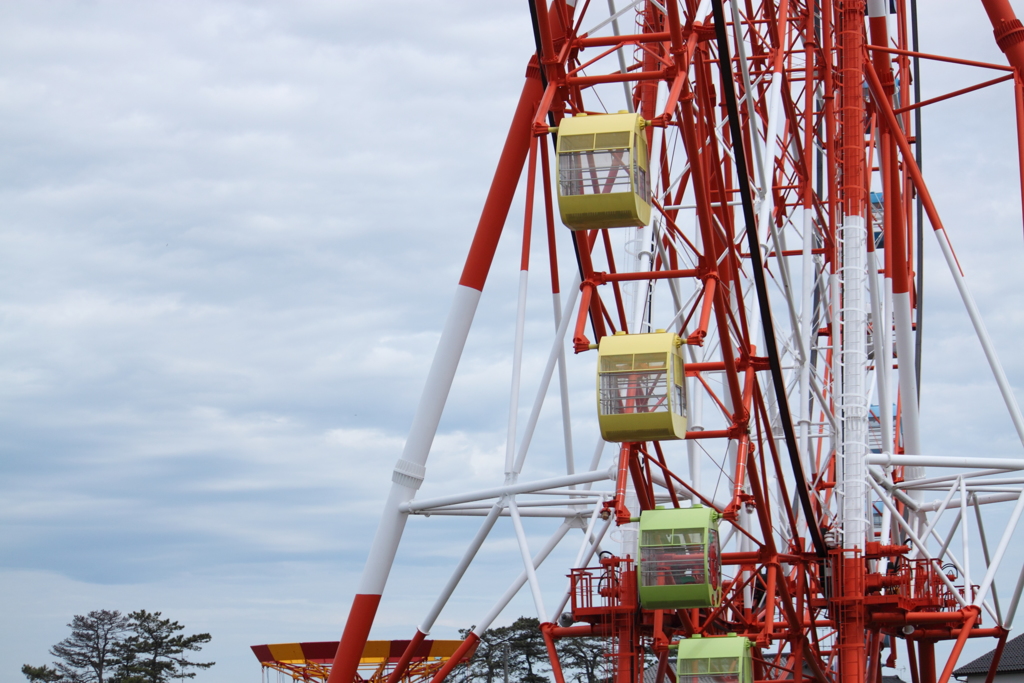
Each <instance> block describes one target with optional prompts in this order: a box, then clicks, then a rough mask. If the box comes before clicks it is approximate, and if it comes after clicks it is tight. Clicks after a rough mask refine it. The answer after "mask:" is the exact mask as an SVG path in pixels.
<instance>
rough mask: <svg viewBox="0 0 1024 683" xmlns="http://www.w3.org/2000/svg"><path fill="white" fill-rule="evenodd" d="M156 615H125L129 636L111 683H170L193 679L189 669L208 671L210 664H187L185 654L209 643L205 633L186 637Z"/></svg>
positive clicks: (142, 612) (174, 624)
mask: <svg viewBox="0 0 1024 683" xmlns="http://www.w3.org/2000/svg"><path fill="white" fill-rule="evenodd" d="M160 616H161V613H160V612H147V611H146V610H139V611H138V612H132V613H131V614H129V615H128V619H129V623H128V630H129V632H130V633H131V635H130V636H128V637H127V638H126V639H125V641H124V645H123V646H122V649H121V661H120V664H119V667H118V675H117V679H116V681H115V683H168V681H171V680H172V679H178V678H195V675H196V672H195V671H189V669H209V668H210V667H211V666H213V665H214V662H191V661H189V660H188V659H187V658H186V653H187V652H198V651H199V650H201V649H202V646H203V645H204V644H206V643H208V642H210V634H209V633H197V634H195V635H191V636H186V635H183V634H182V633H180V632H181V631H184V630H185V627H184V626H182V625H181V624H179V623H178V622H176V621H171V620H170V619H161V618H160Z"/></svg>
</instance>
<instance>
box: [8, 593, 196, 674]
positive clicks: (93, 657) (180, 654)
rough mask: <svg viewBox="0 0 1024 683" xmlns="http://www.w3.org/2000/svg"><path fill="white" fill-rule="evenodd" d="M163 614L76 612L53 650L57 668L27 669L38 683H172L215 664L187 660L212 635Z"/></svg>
mask: <svg viewBox="0 0 1024 683" xmlns="http://www.w3.org/2000/svg"><path fill="white" fill-rule="evenodd" d="M160 617H161V614H160V612H147V611H146V610H140V611H138V612H132V613H131V614H129V615H127V616H125V615H122V614H121V613H120V612H118V611H116V610H115V611H110V610H97V611H94V612H89V614H87V615H86V616H84V617H83V616H80V615H75V617H74V618H73V619H72V620H71V623H70V624H68V626H69V627H70V628H71V635H70V636H68V637H67V638H65V639H64V640H62V641H60V642H59V643H57V644H56V645H54V646H53V647H52V648H50V654H52V655H53V656H54V657H56V658H57V660H56V661H55V662H54V666H55V667H56V668H50V667H48V666H45V665H44V666H32V665H31V664H25V665H24V666H22V667H21V672H22V673H23V674H25V677H26V678H27V679H28V680H29V681H31V682H32V683H169V682H170V681H171V680H174V679H184V678H194V677H195V675H196V673H195V671H192V669H208V668H210V667H211V666H213V664H214V663H213V662H192V661H189V660H188V659H187V656H188V653H189V652H197V651H199V650H201V649H202V646H203V645H205V644H206V643H208V642H210V634H209V633H198V634H196V635H191V636H187V635H184V634H183V633H182V631H184V630H185V627H184V626H182V625H181V624H179V623H178V622H176V621H171V620H170V619H161V618H160Z"/></svg>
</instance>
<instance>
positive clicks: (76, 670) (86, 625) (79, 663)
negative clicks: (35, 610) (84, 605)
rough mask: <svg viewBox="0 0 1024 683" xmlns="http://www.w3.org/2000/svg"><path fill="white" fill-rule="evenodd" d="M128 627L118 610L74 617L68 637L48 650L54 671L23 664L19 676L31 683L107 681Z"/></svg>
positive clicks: (89, 682) (95, 682)
mask: <svg viewBox="0 0 1024 683" xmlns="http://www.w3.org/2000/svg"><path fill="white" fill-rule="evenodd" d="M127 625H128V619H127V618H126V617H124V616H122V615H121V613H120V612H118V611H117V610H113V611H110V610H105V609H101V610H96V611H93V612H89V614H87V615H85V616H84V617H83V616H81V615H80V614H76V615H75V616H74V617H73V618H72V619H71V623H70V624H68V626H69V627H70V628H71V635H70V636H68V637H67V638H65V639H64V640H62V641H60V642H59V643H57V644H56V645H54V646H53V647H52V648H50V654H51V655H53V656H54V657H56V658H57V661H56V662H54V664H55V665H56V669H51V668H49V667H47V666H45V665H44V666H31V665H29V664H26V665H25V666H23V667H21V672H22V673H23V674H25V676H26V678H28V679H29V680H30V681H44V682H53V681H65V682H66V683H105V682H106V681H110V680H111V673H112V669H113V668H114V666H115V664H116V658H117V651H118V646H119V643H120V642H121V641H122V640H123V638H124V634H125V628H126V627H127Z"/></svg>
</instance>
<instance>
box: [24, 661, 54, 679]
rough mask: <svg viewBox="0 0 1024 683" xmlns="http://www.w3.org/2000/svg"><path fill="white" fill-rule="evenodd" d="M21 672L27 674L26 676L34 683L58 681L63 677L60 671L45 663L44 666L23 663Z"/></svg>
mask: <svg viewBox="0 0 1024 683" xmlns="http://www.w3.org/2000/svg"><path fill="white" fill-rule="evenodd" d="M21 673H23V674H25V678H27V679H28V680H29V681H31V682H32V683H56V682H57V681H59V680H60V679H61V675H60V672H59V671H57V670H56V669H51V668H50V667H48V666H46V665H45V664H44V665H43V666H32V665H31V664H23V665H22V667H21Z"/></svg>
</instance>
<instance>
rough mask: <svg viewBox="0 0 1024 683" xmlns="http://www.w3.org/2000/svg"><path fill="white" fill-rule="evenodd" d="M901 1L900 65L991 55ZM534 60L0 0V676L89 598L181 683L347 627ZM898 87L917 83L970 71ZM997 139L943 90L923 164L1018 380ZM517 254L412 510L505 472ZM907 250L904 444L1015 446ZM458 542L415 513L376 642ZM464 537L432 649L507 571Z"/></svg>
mask: <svg viewBox="0 0 1024 683" xmlns="http://www.w3.org/2000/svg"><path fill="white" fill-rule="evenodd" d="M922 4H923V5H924V6H926V9H927V12H928V13H927V15H926V16H924V17H923V22H922V48H923V49H924V50H926V51H931V52H941V53H950V52H952V51H953V50H955V54H957V55H959V56H965V57H970V58H975V59H984V60H989V61H995V62H1000V63H1001V62H1002V56H1001V55H1000V53H999V52H998V50H997V49H996V48H995V45H994V42H993V41H992V39H991V29H990V27H989V26H988V24H987V22H986V19H985V16H984V13H983V11H982V9H981V5H980V3H974V2H952V1H947V2H928V3H922ZM531 48H532V34H531V29H530V23H529V12H528V10H527V5H526V3H525V2H519V1H517V2H494V3H480V2H466V1H463V0H451V1H449V2H445V3H429V4H428V3H424V2H415V1H409V0H399V1H397V2H391V3H387V4H386V5H380V4H375V3H367V2H362V3H356V2H349V1H346V0H338V1H335V2H326V1H324V2H289V3H283V2H281V3H261V2H244V3H242V2H226V1H221V0H206V1H204V2H188V1H186V2H176V3H143V2H117V1H99V0H97V1H91V2H60V1H56V0H55V1H53V2H46V3H38V2H28V1H24V2H19V1H14V0H11V1H8V2H4V3H3V4H2V5H0V139H2V140H0V145H2V146H0V149H2V150H3V153H2V154H0V174H2V176H0V177H2V183H0V434H2V438H0V449H2V456H0V457H2V460H0V468H2V470H0V472H2V478H0V679H2V680H5V681H6V680H11V681H14V680H18V679H19V678H20V674H19V673H18V669H19V668H20V666H21V665H22V664H23V663H25V662H31V663H36V664H40V663H44V662H47V661H49V659H50V658H49V657H48V655H47V652H46V650H47V648H48V647H49V646H50V645H51V644H53V643H54V642H56V641H57V640H59V639H60V638H62V637H64V635H66V628H65V626H64V625H65V624H66V623H67V622H68V621H69V620H70V618H71V616H72V615H73V614H82V613H85V612H87V611H89V610H93V609H101V608H107V609H120V610H124V611H130V610H133V609H140V608H145V609H149V610H159V611H162V612H164V614H165V616H168V617H171V618H173V619H176V620H179V621H181V622H183V623H184V624H186V625H187V626H188V628H189V630H190V631H209V632H210V633H212V634H213V642H212V643H211V644H210V645H209V646H208V647H207V648H206V650H205V651H204V653H203V657H206V658H208V659H212V660H216V661H217V662H218V665H217V666H216V667H215V668H214V669H213V670H211V671H210V672H202V673H200V674H199V676H198V677H197V679H196V680H197V681H213V680H219V681H227V682H229V683H235V682H238V683H241V682H242V681H254V680H256V679H257V677H258V676H259V666H258V664H257V662H256V660H255V658H254V657H252V655H251V653H250V652H249V650H248V646H249V645H252V644H257V643H267V642H294V641H301V640H328V639H332V638H337V637H338V636H339V635H340V632H341V628H342V625H343V623H344V619H345V616H346V613H347V609H348V603H349V601H350V600H351V597H352V594H353V592H354V582H355V581H356V579H357V577H358V574H359V572H360V570H361V567H362V561H363V558H364V557H365V553H366V550H367V548H368V545H369V541H370V538H371V535H372V531H373V528H374V527H375V524H376V519H377V511H378V509H379V507H380V505H381V502H382V500H383V496H384V495H385V494H386V492H387V489H388V487H389V485H390V470H391V468H392V467H393V465H394V461H395V459H396V457H397V455H398V453H399V452H400V449H401V446H402V443H403V441H404V437H405V432H406V430H407V428H408V425H409V422H410V419H411V416H412V411H413V409H414V407H415V403H416V400H417V397H418V394H419V391H420V389H421V387H422V384H423V380H424V378H425V376H426V371H427V368H428V364H429V361H430V358H431V356H432V354H433V351H434V346H435V345H436V342H437V339H438V334H439V331H440V327H441V324H442V322H443V319H444V315H445V314H446V311H447V309H448V305H449V302H450V300H451V296H452V293H453V291H454V286H455V282H456V280H457V277H458V272H459V271H460V269H461V265H462V259H463V258H464V255H465V253H466V250H467V248H468V243H469V238H470V236H471V234H472V230H473V228H474V226H475V224H476V219H477V216H478V212H479V209H480V206H481V205H482V202H483V197H484V195H485V194H486V190H487V186H488V182H489V178H490V174H491V173H492V171H493V168H494V164H495V162H496V160H497V156H498V153H499V151H500V147H501V143H502V141H503V139H504V135H505V130H506V126H507V124H508V121H509V119H510V116H511V112H512V109H513V107H514V105H515V102H516V99H517V97H518V93H519V89H520V87H521V84H522V77H523V72H524V65H525V63H526V59H527V57H528V56H529V53H530V51H531ZM925 77H926V78H925V79H923V83H924V90H925V96H926V97H928V96H930V95H935V94H939V93H941V92H944V91H946V90H949V89H952V88H955V87H961V86H963V85H967V84H969V83H972V82H976V81H980V80H985V79H987V78H990V77H991V76H989V75H987V74H979V73H976V72H972V71H971V70H969V69H964V68H949V67H942V68H937V67H936V68H929V69H928V70H927V71H926V72H925ZM1013 125H1014V124H1013V109H1012V90H1011V88H1009V87H1008V86H1007V85H1002V86H998V87H996V88H992V89H990V90H989V91H985V92H983V93H976V94H972V95H969V96H967V97H966V98H963V101H962V102H960V101H957V102H952V103H945V104H941V105H936V106H935V107H933V108H932V110H930V111H929V112H928V114H927V116H926V131H927V132H926V135H928V137H929V142H928V143H927V144H928V146H927V147H926V152H925V154H926V167H927V168H928V169H930V176H929V177H930V182H931V185H932V189H933V194H935V196H936V197H937V199H938V201H939V206H940V210H941V211H942V212H943V216H944V218H945V220H946V222H947V226H948V228H949V231H950V234H951V237H952V239H953V242H954V245H955V246H956V247H957V249H958V254H959V256H960V259H961V262H962V263H963V265H964V269H965V271H966V272H967V274H968V276H969V278H970V281H971V282H972V286H973V288H974V291H975V295H976V297H977V299H978V300H979V303H980V305H981V307H982V310H983V311H984V313H985V315H986V319H987V321H988V323H989V325H990V328H991V330H992V333H993V336H994V338H995V339H996V343H997V346H998V347H999V348H1000V350H1001V351H1002V352H1003V359H1004V362H1005V363H1006V366H1007V371H1008V374H1009V376H1010V379H1011V382H1012V383H1013V384H1014V386H1015V387H1016V388H1017V390H1018V394H1020V395H1024V360H1022V358H1021V356H1020V355H1019V354H1016V353H1015V351H1016V350H1017V349H1018V348H1019V347H1020V339H1021V338H1022V337H1024V314H1022V313H1021V312H1020V311H1021V310H1024V309H1022V307H1021V306H1020V303H1021V301H1022V297H1024V295H1022V294H1021V292H1022V291H1024V276H1022V275H1021V272H1020V270H1021V269H1020V268H1019V267H1018V265H1017V264H1019V263H1021V262H1022V260H1024V241H1022V238H1021V220H1020V201H1019V189H1018V188H1019V185H1018V177H1017V170H1016V165H1015V164H1016V162H1015V148H1014V144H1015V137H1014V129H1013ZM512 215H513V216H518V215H519V213H518V212H517V211H516V210H515V209H513V213H512ZM517 220H518V219H513V220H510V227H509V232H510V234H511V235H516V234H517V231H518V229H519V226H518V224H517V223H516V221H517ZM514 242H515V240H514V239H511V240H506V242H505V243H504V244H503V246H502V248H501V250H500V252H499V256H498V264H499V265H498V266H496V267H495V269H494V271H493V272H492V277H491V280H490V281H489V284H488V288H487V290H486V292H485V296H484V299H483V302H482V305H481V312H480V314H479V315H478V323H479V324H478V326H477V328H475V329H474V332H473V334H472V335H471V337H470V340H469V344H468V346H467V351H466V356H465V358H464V361H463V364H462V366H461V368H460V371H459V375H458V377H457V379H456V385H455V389H454V391H453V395H452V400H451V401H450V404H449V410H448V411H447V413H446V416H445V418H444V420H443V422H442V427H441V434H440V436H439V438H438V441H437V443H436V445H435V449H434V452H433V455H432V456H431V472H430V477H431V478H435V479H434V481H433V482H428V483H427V485H425V487H424V494H425V495H426V494H428V493H429V492H430V491H435V492H436V491H442V490H450V489H451V488H453V487H454V488H467V487H471V486H472V487H475V486H478V485H481V484H482V483H492V482H494V481H495V475H496V474H497V473H498V472H500V470H501V459H502V453H503V439H504V436H503V429H504V423H505V419H506V414H505V411H506V410H507V378H508V376H509V372H510V359H509V358H510V354H509V350H510V347H511V339H512V336H511V330H512V322H513V314H514V308H515V282H516V276H517V273H516V270H517V266H518V258H517V255H516V247H515V244H514ZM933 247H934V244H932V243H929V244H928V245H927V247H926V254H927V255H928V265H927V267H926V272H927V285H926V286H927V290H926V307H927V310H926V326H927V328H928V335H929V339H928V342H927V344H926V349H925V357H924V367H925V389H924V394H923V398H922V408H923V411H924V425H925V446H926V451H927V452H934V453H943V454H952V453H957V452H970V453H989V454H993V455H1017V454H1019V453H1020V451H1021V447H1020V444H1019V443H1017V442H1016V437H1015V435H1014V433H1013V431H1012V428H1011V425H1010V423H1009V420H1008V419H1007V418H1006V416H1005V413H1004V412H1002V411H1001V405H1000V402H999V397H998V395H997V394H996V393H995V391H994V384H993V382H992V381H991V380H990V378H989V375H988V374H987V372H986V366H985V364H984V359H983V357H982V356H981V354H980V351H979V349H978V345H977V343H976V341H975V340H974V339H973V336H972V335H971V332H970V329H969V327H968V321H967V317H966V315H965V314H964V313H963V311H962V308H961V307H960V305H959V300H958V298H957V297H956V291H955V289H954V287H953V285H952V281H951V280H950V278H949V277H948V276H947V275H946V274H945V271H944V268H945V266H944V264H943V262H942V261H941V258H940V257H939V256H938V253H937V250H936V249H934V248H933ZM928 250H930V251H928ZM538 253H539V252H538ZM563 256H565V263H564V264H563V265H564V266H565V268H563V275H564V274H566V273H568V272H569V270H568V266H569V265H570V263H571V257H570V256H569V255H565V254H563ZM546 277H547V274H546V272H545V271H544V270H543V269H540V270H538V272H537V274H536V275H535V278H536V279H535V281H536V282H538V283H542V282H543V280H544V279H545V278H546ZM545 301H546V300H542V301H541V303H538V304H537V305H536V306H535V307H534V308H532V309H531V311H530V321H531V322H530V327H529V328H528V337H529V336H530V335H531V334H533V335H534V338H535V339H537V340H539V339H541V337H542V335H541V333H540V330H542V329H543V330H545V331H547V330H549V329H550V325H551V317H550V316H551V312H550V305H549V304H547V303H544V302H545ZM541 346H543V345H541ZM545 352H546V351H545V350H542V349H540V348H539V347H538V350H537V352H536V354H533V355H528V357H527V369H528V371H529V369H530V368H534V369H535V368H536V367H537V364H538V363H541V362H542V361H543V355H544V353H545ZM580 377H583V376H582V375H580ZM589 382H590V380H589V379H586V378H583V379H580V380H579V382H578V383H577V384H575V385H574V386H576V390H575V392H574V395H573V396H574V403H575V405H579V406H581V407H580V408H577V409H576V410H577V414H585V411H586V409H587V405H588V401H589V400H590V398H589V395H588V394H587V387H589ZM534 386H535V384H532V383H528V385H527V386H524V393H525V395H526V396H530V397H532V394H533V391H534V389H533V387H534ZM577 399H578V400H577ZM577 430H578V431H577V434H576V438H577V443H579V444H587V445H585V446H579V447H578V448H579V450H581V451H589V448H590V445H589V444H592V443H593V439H594V432H593V422H592V421H588V420H587V419H582V420H580V421H579V423H578V425H577ZM556 433H557V427H556V425H554V424H553V423H552V422H550V421H548V422H546V423H545V424H543V425H542V427H541V434H542V435H545V434H546V435H550V436H551V437H554V436H555V434H556ZM540 441H541V442H542V443H543V441H544V440H543V439H541V440H540ZM550 441H552V442H557V439H556V438H551V439H550ZM542 450H543V449H542ZM554 450H555V451H556V450H557V448H556V449H554ZM545 462H547V461H545V460H544V459H543V457H541V460H540V464H539V465H538V468H537V469H535V470H534V472H535V473H543V472H545V471H546V469H545V468H546V467H547V465H545ZM556 464H557V463H556ZM553 467H554V466H553V465H552V469H553ZM999 514H1001V513H1000V512H999V511H997V510H994V511H992V515H994V516H995V517H998V515H999ZM475 526H476V522H473V521H472V520H470V521H446V522H438V521H437V520H424V519H414V520H412V522H411V523H410V526H409V529H410V533H407V538H406V543H405V544H404V545H403V548H402V552H401V554H400V556H399V562H398V565H397V567H396V570H395V573H394V574H393V577H392V580H391V583H390V584H389V590H388V594H387V595H386V597H385V602H384V603H383V606H382V612H381V616H380V618H379V620H378V624H377V626H376V628H375V632H374V636H375V637H378V638H392V637H394V638H399V637H408V636H409V635H411V633H412V631H413V629H414V627H415V625H416V623H417V622H418V621H419V619H420V618H421V616H422V614H423V613H424V611H425V609H426V607H427V605H428V604H429V602H430V594H431V593H432V592H436V590H437V589H438V588H439V587H440V585H441V584H442V583H443V581H444V579H445V578H446V576H447V572H448V570H449V567H450V566H451V564H452V562H453V561H454V558H456V557H457V556H458V555H459V554H461V549H462V547H463V544H464V539H465V535H466V534H467V533H470V532H471V530H472V529H474V528H475ZM552 526H553V525H551V524H548V525H547V526H544V524H543V523H538V524H535V525H533V526H532V527H531V534H532V535H533V534H536V536H532V537H535V538H537V539H539V538H540V537H541V536H542V535H543V534H544V532H546V531H550V529H551V528H552ZM485 550H486V552H485V553H483V558H482V560H483V561H482V562H481V563H480V566H478V567H476V568H474V570H473V572H472V573H471V574H470V575H469V577H468V579H467V581H468V585H467V587H466V590H464V591H462V592H460V593H459V594H457V600H456V602H455V603H454V604H453V605H452V608H451V609H450V610H448V611H446V612H445V613H444V614H443V615H442V618H441V620H440V621H439V623H438V627H437V628H436V629H435V635H436V636H437V637H455V635H456V629H457V628H460V627H466V626H469V625H470V624H472V623H474V620H475V619H477V618H478V617H479V616H480V614H481V613H482V612H484V611H485V610H486V609H487V608H488V607H489V606H490V604H491V600H492V599H493V597H494V596H495V595H496V594H497V593H498V592H500V591H501V590H504V587H505V586H506V585H507V583H508V581H509V580H511V578H513V577H514V575H515V574H516V573H517V572H518V569H517V567H516V563H518V553H517V551H516V549H515V547H514V545H513V544H512V543H511V542H510V541H509V539H508V536H507V535H503V536H500V537H496V538H495V539H494V540H493V541H491V542H489V544H488V545H487V546H485ZM573 553H574V550H566V551H564V553H563V554H562V555H559V556H556V557H554V558H553V559H552V560H551V562H550V563H549V564H550V565H551V568H549V569H548V571H549V572H550V574H551V576H552V577H557V576H558V575H559V574H562V573H564V571H565V568H566V567H567V566H568V564H569V559H568V558H567V557H564V555H571V554H573ZM560 558H561V559H560ZM1022 562H1024V553H1021V554H1020V557H1015V558H1014V562H1013V563H1015V564H1016V566H1017V567H1019V566H1020V565H1021V564H1022ZM1013 563H1011V564H1013ZM1012 580H1013V579H1012V578H1011V579H1010V581H1012ZM530 610H531V605H530V603H529V602H528V598H527V599H526V600H522V599H520V600H518V601H517V602H516V603H515V604H513V605H512V606H511V607H510V608H509V610H508V611H507V612H506V614H505V615H504V616H503V620H505V621H507V620H510V619H512V618H514V617H515V616H517V615H518V614H522V613H529V611H530ZM986 645H987V644H983V645H981V646H978V647H982V649H984V647H985V646H986ZM972 646H973V645H972Z"/></svg>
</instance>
